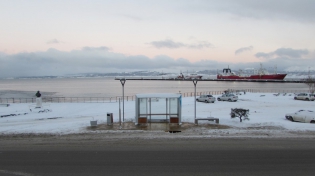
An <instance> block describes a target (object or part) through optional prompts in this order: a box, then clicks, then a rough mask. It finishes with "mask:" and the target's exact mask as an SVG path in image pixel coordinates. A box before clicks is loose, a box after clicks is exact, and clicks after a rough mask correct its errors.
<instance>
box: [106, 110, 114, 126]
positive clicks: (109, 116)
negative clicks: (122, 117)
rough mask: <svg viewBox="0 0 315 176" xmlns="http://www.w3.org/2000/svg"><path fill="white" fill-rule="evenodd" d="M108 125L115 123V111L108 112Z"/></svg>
mask: <svg viewBox="0 0 315 176" xmlns="http://www.w3.org/2000/svg"><path fill="white" fill-rule="evenodd" d="M107 125H113V113H109V112H108V113H107Z"/></svg>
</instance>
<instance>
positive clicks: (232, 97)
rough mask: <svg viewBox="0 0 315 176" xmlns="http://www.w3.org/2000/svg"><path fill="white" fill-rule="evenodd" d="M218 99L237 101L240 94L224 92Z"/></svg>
mask: <svg viewBox="0 0 315 176" xmlns="http://www.w3.org/2000/svg"><path fill="white" fill-rule="evenodd" d="M217 100H218V101H237V100H238V96H236V95H234V94H223V95H222V96H219V97H218V98H217Z"/></svg>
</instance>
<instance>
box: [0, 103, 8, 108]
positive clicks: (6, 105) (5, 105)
mask: <svg viewBox="0 0 315 176" xmlns="http://www.w3.org/2000/svg"><path fill="white" fill-rule="evenodd" d="M0 106H4V107H9V106H10V104H0Z"/></svg>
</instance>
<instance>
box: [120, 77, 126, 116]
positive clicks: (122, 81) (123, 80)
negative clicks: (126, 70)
mask: <svg viewBox="0 0 315 176" xmlns="http://www.w3.org/2000/svg"><path fill="white" fill-rule="evenodd" d="M125 82H126V78H124V79H120V83H121V85H122V94H123V122H124V121H125V105H124V103H125V101H124V99H125V91H124V87H125Z"/></svg>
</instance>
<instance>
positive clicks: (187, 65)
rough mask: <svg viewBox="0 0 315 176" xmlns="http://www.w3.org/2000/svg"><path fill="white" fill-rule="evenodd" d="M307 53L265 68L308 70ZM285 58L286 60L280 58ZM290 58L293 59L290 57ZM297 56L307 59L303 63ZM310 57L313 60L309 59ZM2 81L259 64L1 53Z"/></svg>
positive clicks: (100, 53)
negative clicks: (7, 79) (12, 78)
mask: <svg viewBox="0 0 315 176" xmlns="http://www.w3.org/2000/svg"><path fill="white" fill-rule="evenodd" d="M305 53H308V52H307V51H305V50H293V49H282V48H280V49H277V50H276V51H274V52H271V53H261V54H260V55H263V56H265V55H267V56H269V55H273V56H277V57H274V58H270V59H267V60H264V61H263V62H262V63H263V65H264V67H265V68H271V67H274V66H275V65H277V67H278V70H288V69H290V68H291V69H293V67H294V69H296V68H299V69H300V70H303V69H304V70H308V68H309V66H310V63H315V54H314V53H311V54H309V55H307V56H305V55H304V54H305ZM279 56H283V57H279ZM289 56H290V57H289ZM293 56H303V59H299V58H294V57H293ZM306 57H309V58H306ZM0 63H1V64H0V77H25V76H65V75H68V74H80V73H110V72H130V71H139V70H147V71H149V70H151V71H162V70H163V71H164V72H171V73H179V72H180V70H182V71H186V70H187V71H199V70H217V69H219V70H222V69H223V68H226V67H227V66H230V68H231V69H232V70H234V71H237V70H238V69H244V68H259V62H251V63H227V62H219V61H215V60H211V59H206V60H201V61H198V62H194V63H193V62H190V61H189V60H187V59H185V58H179V59H174V58H171V57H169V56H165V55H159V56H156V57H154V58H149V57H146V56H143V55H133V56H126V55H124V54H121V53H114V52H112V51H110V49H109V48H108V47H106V46H101V47H89V46H86V47H83V48H81V49H79V50H72V51H69V52H66V51H60V50H57V49H54V48H51V49H48V50H47V51H43V52H21V53H18V54H5V53H1V52H0Z"/></svg>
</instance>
